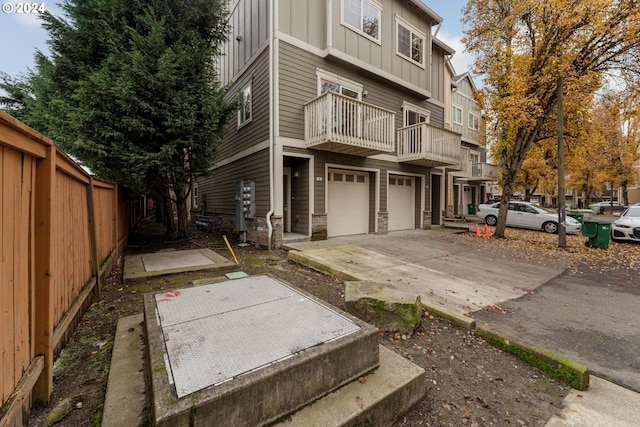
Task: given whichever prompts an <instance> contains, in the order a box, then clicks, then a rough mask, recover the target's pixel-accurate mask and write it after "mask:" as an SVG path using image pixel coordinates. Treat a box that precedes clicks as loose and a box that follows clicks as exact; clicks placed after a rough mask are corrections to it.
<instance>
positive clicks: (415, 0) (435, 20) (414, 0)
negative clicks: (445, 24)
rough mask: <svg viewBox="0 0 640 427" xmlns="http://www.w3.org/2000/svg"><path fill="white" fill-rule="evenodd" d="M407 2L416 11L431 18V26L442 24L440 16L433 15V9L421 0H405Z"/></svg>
mask: <svg viewBox="0 0 640 427" xmlns="http://www.w3.org/2000/svg"><path fill="white" fill-rule="evenodd" d="M407 1H408V2H409V3H411V4H412V5H414V6H416V7H417V8H418V9H420V10H422V11H423V12H424V13H426V14H427V15H429V17H430V18H431V24H442V21H443V20H444V19H443V18H442V16H440V15H438V14H437V13H435V12H434V11H433V9H431V8H430V7H429V6H427V5H426V4H424V3H423V2H422V0H407Z"/></svg>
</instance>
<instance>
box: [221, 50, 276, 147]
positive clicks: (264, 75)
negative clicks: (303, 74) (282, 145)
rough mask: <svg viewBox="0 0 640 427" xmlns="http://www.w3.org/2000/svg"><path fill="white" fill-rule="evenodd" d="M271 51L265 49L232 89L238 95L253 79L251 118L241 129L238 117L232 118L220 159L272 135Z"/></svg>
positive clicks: (233, 93) (232, 92)
mask: <svg viewBox="0 0 640 427" xmlns="http://www.w3.org/2000/svg"><path fill="white" fill-rule="evenodd" d="M268 53H269V51H268V50H265V51H264V52H262V54H261V55H260V56H259V57H258V59H257V60H256V62H254V63H253V64H252V65H251V67H249V68H248V69H247V71H246V72H245V73H244V74H243V75H242V76H240V78H239V79H238V80H237V81H236V82H235V83H234V84H233V86H232V87H231V88H230V94H231V95H235V94H237V93H239V91H241V90H242V88H243V87H244V86H245V85H246V84H247V83H249V82H251V90H252V94H251V95H252V104H253V105H252V111H251V121H250V122H249V123H247V124H245V125H244V126H242V127H241V128H239V129H238V118H237V115H234V116H233V117H232V118H231V119H230V123H229V128H228V130H227V134H226V136H225V139H224V142H223V143H222V144H221V146H220V147H219V148H218V159H225V158H227V157H229V156H232V155H234V154H237V153H238V152H240V151H242V150H245V149H247V148H250V147H252V146H254V145H256V144H258V143H260V142H263V141H266V140H268V138H269V54H268Z"/></svg>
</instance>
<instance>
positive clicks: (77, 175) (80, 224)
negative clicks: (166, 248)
mask: <svg viewBox="0 0 640 427" xmlns="http://www.w3.org/2000/svg"><path fill="white" fill-rule="evenodd" d="M0 189H1V191H2V193H1V196H0V244H1V246H2V258H1V262H2V264H1V268H0V427H5V426H12V425H19V424H22V422H23V420H22V416H23V415H22V414H23V409H28V407H29V406H30V405H31V403H32V401H33V400H40V401H44V402H48V401H49V399H50V397H51V393H52V390H53V358H54V354H55V353H56V351H57V350H58V349H59V348H60V347H61V346H62V345H64V343H65V341H66V340H67V338H68V337H69V336H70V335H71V333H72V332H73V328H74V327H75V325H76V323H77V320H78V319H79V317H80V316H81V315H82V314H83V313H84V310H85V309H86V307H87V306H88V305H89V304H91V302H92V301H93V300H95V299H96V298H99V294H100V289H101V285H102V280H103V279H104V277H105V276H106V275H108V274H109V273H110V272H111V269H112V267H113V264H114V263H115V262H116V260H117V258H118V257H119V256H120V255H121V254H122V250H123V248H124V246H125V245H126V239H127V234H128V227H129V223H130V221H129V209H128V207H129V205H128V203H127V202H126V201H125V200H124V197H123V195H122V194H121V192H120V191H119V189H118V187H117V186H116V185H114V184H110V183H107V182H103V181H99V180H97V179H93V178H92V177H91V176H90V175H89V174H88V173H86V172H85V171H84V170H83V169H82V168H80V167H79V166H78V165H77V164H75V163H74V162H73V161H72V160H71V159H69V157H67V156H66V155H65V154H64V153H62V152H61V151H60V150H58V149H57V148H56V147H55V145H54V144H53V142H52V141H51V140H49V139H48V138H46V137H44V136H43V135H41V134H39V133H38V132H35V131H34V130H32V129H31V128H29V127H27V126H25V125H24V124H22V123H20V122H19V121H17V120H16V119H14V118H13V117H11V116H10V115H8V114H6V113H4V112H2V111H0Z"/></svg>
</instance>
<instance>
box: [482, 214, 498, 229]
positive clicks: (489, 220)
mask: <svg viewBox="0 0 640 427" xmlns="http://www.w3.org/2000/svg"><path fill="white" fill-rule="evenodd" d="M484 222H485V223H486V224H487V225H490V226H492V227H493V226H494V225H496V224H497V223H498V218H496V217H495V216H493V215H487V216H486V217H485V218H484Z"/></svg>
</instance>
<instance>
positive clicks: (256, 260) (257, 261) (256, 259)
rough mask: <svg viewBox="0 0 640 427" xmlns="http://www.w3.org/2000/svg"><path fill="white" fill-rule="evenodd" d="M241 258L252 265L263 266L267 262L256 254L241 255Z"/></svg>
mask: <svg viewBox="0 0 640 427" xmlns="http://www.w3.org/2000/svg"><path fill="white" fill-rule="evenodd" d="M240 259H241V260H242V262H243V263H246V264H248V265H249V266H250V267H255V268H258V267H263V266H265V265H266V262H265V260H264V259H262V258H260V257H257V256H255V255H241V256H240Z"/></svg>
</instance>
